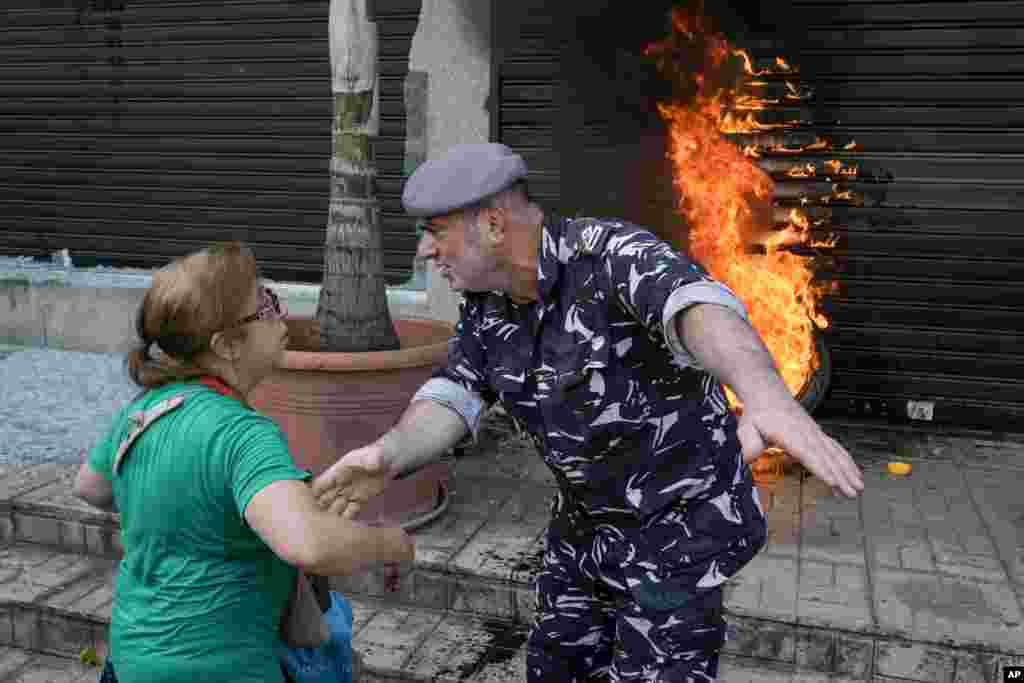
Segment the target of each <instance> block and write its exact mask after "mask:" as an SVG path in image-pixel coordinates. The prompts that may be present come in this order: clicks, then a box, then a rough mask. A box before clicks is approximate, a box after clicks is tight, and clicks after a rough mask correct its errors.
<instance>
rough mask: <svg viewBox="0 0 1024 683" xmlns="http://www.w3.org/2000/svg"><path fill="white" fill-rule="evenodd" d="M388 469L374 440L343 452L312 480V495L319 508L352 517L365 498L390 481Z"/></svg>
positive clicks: (358, 510)
mask: <svg viewBox="0 0 1024 683" xmlns="http://www.w3.org/2000/svg"><path fill="white" fill-rule="evenodd" d="M391 478H392V477H391V470H390V468H388V467H387V466H386V465H385V464H384V461H383V454H382V453H381V449H380V447H379V446H377V445H376V444H370V445H369V446H363V447H362V448H357V449H355V450H354V451H349V452H348V453H346V454H345V455H343V456H342V457H341V458H340V459H339V460H338V462H336V463H334V464H333V465H331V466H330V468H328V469H327V470H326V471H324V472H323V474H321V475H320V476H318V477H317V478H316V479H314V480H313V495H314V496H315V497H316V500H317V503H318V504H319V505H320V507H321V508H323V509H325V510H330V511H331V512H332V513H334V514H336V515H341V516H342V517H343V518H345V519H352V518H353V517H355V516H356V515H358V514H359V512H360V511H361V510H362V509H363V507H364V506H365V505H366V502H367V501H368V500H370V499H371V498H373V497H374V496H376V495H378V494H380V493H381V492H382V491H384V489H386V488H387V487H388V484H390V483H391Z"/></svg>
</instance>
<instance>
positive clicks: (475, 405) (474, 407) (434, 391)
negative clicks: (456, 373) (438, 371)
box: [412, 377, 485, 441]
mask: <svg viewBox="0 0 1024 683" xmlns="http://www.w3.org/2000/svg"><path fill="white" fill-rule="evenodd" d="M423 399H426V400H428V401H434V402H435V403H440V404H441V405H443V406H444V407H446V408H448V409H449V410H452V411H454V412H456V413H458V415H459V417H461V418H462V420H463V421H464V422H465V423H466V427H467V428H469V431H470V433H471V434H472V436H473V440H474V441H475V440H476V437H477V432H478V431H479V430H480V418H481V416H482V415H483V412H484V407H485V406H484V402H483V399H481V398H480V396H479V395H477V394H475V393H473V392H472V391H470V390H468V389H466V388H465V387H464V386H462V385H461V384H458V383H456V382H453V381H451V380H450V379H448V378H446V377H433V378H431V379H429V380H427V381H426V383H424V385H423V386H422V387H420V388H419V390H418V391H417V392H416V393H415V394H413V397H412V400H413V401H419V400H423Z"/></svg>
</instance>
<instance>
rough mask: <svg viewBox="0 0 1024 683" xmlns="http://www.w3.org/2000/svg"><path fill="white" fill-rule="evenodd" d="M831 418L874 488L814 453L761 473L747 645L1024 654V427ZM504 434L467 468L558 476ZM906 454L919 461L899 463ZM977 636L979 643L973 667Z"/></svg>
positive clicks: (885, 656)
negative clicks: (835, 470) (844, 482)
mask: <svg viewBox="0 0 1024 683" xmlns="http://www.w3.org/2000/svg"><path fill="white" fill-rule="evenodd" d="M824 426H825V429H826V431H828V432H829V433H830V434H831V435H833V436H834V437H836V438H837V439H838V440H839V441H840V442H841V443H843V444H844V445H845V446H846V447H847V448H848V449H849V450H850V452H851V453H852V454H853V456H854V458H855V460H856V461H857V462H858V464H859V465H860V466H861V467H862V468H863V469H864V472H865V484H866V490H865V492H864V494H863V495H862V496H861V497H860V498H858V499H856V500H848V499H846V498H843V497H838V496H833V495H832V494H831V492H830V491H828V490H827V489H826V487H825V486H824V485H822V484H821V482H820V481H818V480H817V479H814V478H810V477H808V476H807V475H805V474H803V471H802V468H799V467H796V468H794V470H795V471H791V472H789V473H788V474H787V475H786V476H784V477H783V478H781V479H779V480H777V481H775V482H772V483H769V484H761V485H760V486H759V488H760V491H761V494H762V495H761V498H762V503H763V505H764V507H765V509H766V512H767V514H768V517H769V543H768V546H767V548H766V549H765V550H764V552H762V553H761V554H760V555H759V556H758V557H757V558H755V560H754V561H753V562H752V563H751V564H750V565H749V566H748V567H746V568H745V569H744V570H743V571H742V572H740V575H739V576H738V577H736V579H735V580H734V581H732V582H730V584H729V586H728V587H727V593H726V595H727V599H726V606H727V608H728V610H729V611H730V613H731V614H732V615H733V619H732V621H733V623H734V624H736V626H737V630H738V633H737V636H738V638H737V639H738V640H739V641H740V643H739V644H736V643H734V646H736V651H737V652H738V653H740V654H744V655H751V656H760V657H768V658H770V659H777V660H781V661H792V662H795V663H796V664H797V665H817V664H821V662H815V661H814V660H815V659H820V658H822V657H831V658H833V659H835V658H837V657H840V658H846V659H847V660H848V661H846V662H845V663H844V666H845V667H846V668H847V669H848V670H850V672H851V673H855V674H863V673H864V672H865V671H866V670H870V668H869V660H871V659H872V652H873V658H874V664H873V670H874V673H875V674H876V675H884V676H891V677H897V678H905V679H910V680H920V681H929V682H930V681H943V680H950V681H952V675H953V674H952V672H953V671H955V670H959V671H960V672H961V673H960V674H959V675H958V676H957V679H956V680H957V681H958V683H959V682H961V681H974V680H979V681H980V680H993V676H994V673H995V672H998V667H999V666H1001V665H1005V664H1007V663H1016V664H1024V625H1022V622H1024V619H1022V613H1024V492H1022V490H1021V487H1022V484H1024V435H1000V436H999V437H998V438H993V437H992V436H986V435H985V434H982V433H970V434H968V433H960V434H959V435H958V434H956V433H950V432H943V431H941V430H936V429H922V428H917V429H914V428H910V427H901V426H892V427H890V426H887V425H878V424H875V425H871V424H856V423H843V422H832V423H825V425H824ZM499 432H500V430H499ZM492 438H494V439H495V440H496V441H499V442H500V441H502V440H503V439H504V440H505V441H504V443H502V445H501V447H500V448H494V447H493V446H492V445H491V444H488V443H486V441H485V443H483V444H481V445H480V446H479V447H477V448H475V449H474V451H475V452H474V453H473V456H472V457H465V458H460V459H459V461H458V464H457V468H456V472H457V475H456V481H457V482H458V480H459V479H461V478H464V477H469V476H474V475H475V476H481V477H483V476H494V475H495V474H501V475H504V476H507V477H509V478H511V479H513V480H519V481H526V482H532V483H535V484H545V485H551V483H552V482H551V480H550V476H549V475H547V473H546V470H545V469H544V468H543V465H542V464H541V463H540V459H539V458H538V457H537V456H536V455H535V454H534V453H533V452H532V448H531V447H529V445H528V442H526V441H525V440H518V439H516V438H515V437H514V436H513V437H511V438H509V437H507V436H502V435H501V434H500V433H499V434H498V435H496V436H492ZM892 460H901V461H905V462H909V463H911V465H912V466H913V470H912V472H911V473H910V474H909V475H907V476H903V477H898V476H895V475H892V474H889V473H888V471H887V469H886V463H887V462H889V461H892ZM524 490H525V489H524ZM536 495H537V494H536V492H533V493H532V494H531V497H533V496H536ZM480 552H481V554H482V555H483V556H484V557H486V552H487V550H486V548H485V549H482V550H481V551H480ZM744 617H751V618H754V619H756V620H751V621H746V620H745V619H744ZM772 623H774V624H777V633H776V635H775V637H774V638H772V637H769V638H766V634H765V629H766V628H769V629H770V628H772V626H771V624H772ZM755 629H756V631H757V633H752V632H750V631H752V630H755ZM822 629H827V633H826V631H823V630H822ZM823 634H825V635H823ZM829 634H831V635H829ZM836 634H838V635H836ZM745 638H747V639H749V641H750V643H751V644H752V645H754V644H756V647H757V651H746V650H744V648H743V646H742V641H743V640H744V639H745ZM822 638H825V639H826V640H827V641H828V642H817V641H820V640H821V639H822ZM766 643H768V645H767V646H766ZM897 644H898V645H897ZM965 652H971V653H974V655H973V657H972V659H971V661H961V662H959V669H958V665H957V662H956V661H955V660H962V659H963V655H964V653H965ZM1000 680H1001V679H1000Z"/></svg>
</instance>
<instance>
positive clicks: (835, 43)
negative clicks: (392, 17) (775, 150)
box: [494, 0, 1024, 428]
mask: <svg viewBox="0 0 1024 683" xmlns="http://www.w3.org/2000/svg"><path fill="white" fill-rule="evenodd" d="M501 4H502V3H499V5H501ZM604 5H607V7H609V8H616V7H619V8H620V9H621V7H622V6H623V4H622V3H620V4H619V5H616V4H615V3H607V2H606V3H604ZM587 7H588V8H589V7H590V5H587ZM534 9H535V11H531V12H527V13H526V14H528V15H529V16H530V19H529V20H527V21H524V22H523V23H522V26H521V27H520V26H516V25H515V24H514V22H511V21H508V20H506V19H502V18H501V17H500V15H499V18H498V21H499V24H498V26H500V27H501V30H502V31H505V32H506V33H505V35H507V36H509V37H510V38H511V39H510V40H509V47H508V48H507V49H506V50H505V51H504V52H500V53H499V54H498V58H499V61H498V63H497V67H496V70H497V74H498V82H499V83H500V90H499V92H500V101H499V103H498V105H497V107H496V125H495V128H494V137H495V139H498V140H501V141H503V142H506V143H507V144H510V145H511V146H512V147H514V148H517V149H519V151H521V152H523V153H524V154H526V155H527V156H528V158H530V159H531V164H532V165H533V166H534V168H535V171H536V173H535V175H536V176H537V178H538V180H541V179H542V180H543V183H544V188H545V191H544V196H543V197H542V199H544V198H549V202H546V203H549V205H553V206H554V207H555V208H557V209H558V210H562V211H569V212H573V211H575V210H577V209H581V210H584V211H589V208H588V207H592V206H594V205H600V209H601V210H605V206H604V204H611V205H613V206H612V209H613V212H615V211H614V209H616V208H617V209H618V211H623V212H624V211H625V210H627V209H632V210H633V212H634V213H636V211H637V206H635V205H636V199H637V198H636V197H633V198H632V199H631V198H630V197H629V196H620V197H619V198H616V197H614V196H612V195H611V194H610V191H613V190H614V188H615V187H616V186H617V184H618V183H619V179H620V178H623V177H624V180H625V185H624V186H623V187H624V188H625V190H626V195H628V194H629V186H628V183H629V181H630V178H631V176H632V177H633V179H634V182H636V180H637V179H639V180H641V181H642V182H644V183H647V189H644V190H643V192H645V193H647V194H648V195H649V198H650V207H649V213H650V215H651V216H652V220H650V222H649V223H648V224H650V225H652V227H655V229H657V225H658V224H659V221H658V220H657V215H658V212H659V211H662V210H663V207H665V206H668V204H669V202H668V201H667V199H666V197H665V196H664V195H665V194H666V193H665V191H664V190H663V188H661V187H660V186H659V185H658V182H657V180H658V178H655V179H654V181H655V182H650V180H651V179H650V177H649V176H648V175H647V174H646V173H631V172H628V171H626V172H624V171H623V168H629V160H628V159H627V157H626V156H625V154H626V153H627V152H628V151H629V149H630V147H629V144H628V143H627V144H626V145H625V146H624V147H623V151H620V152H618V153H616V152H615V151H614V150H613V149H611V147H610V146H609V142H608V140H606V139H603V138H602V135H601V132H602V130H603V129H602V128H601V126H600V125H599V124H600V123H601V122H600V121H599V120H596V119H600V117H601V116H602V112H613V111H614V109H615V99H614V94H615V92H617V91H618V92H621V84H616V83H612V82H610V81H609V82H602V81H601V80H600V78H599V77H597V76H595V74H594V73H593V72H592V71H587V70H586V68H585V65H584V66H581V65H583V63H584V62H585V61H587V60H588V59H590V58H591V55H592V53H593V54H600V52H601V49H605V48H601V44H599V43H594V42H593V41H590V42H587V43H586V45H585V47H584V48H583V50H582V52H583V55H582V57H581V55H580V52H581V49H580V48H579V46H578V45H576V46H573V45H571V44H570V43H571V41H563V42H562V43H561V45H559V44H557V43H556V42H553V41H552V40H551V39H550V38H547V40H533V39H531V37H534V36H536V37H544V36H550V35H551V32H552V28H551V27H553V26H556V25H557V22H556V19H555V18H554V16H553V15H554V10H552V9H548V10H546V11H545V10H544V9H543V7H540V6H539V7H538V8H534ZM645 9H650V12H651V13H659V14H661V16H664V15H663V10H664V9H665V8H663V7H660V6H659V7H651V8H645ZM725 10H726V8H724V7H717V8H710V7H709V11H711V12H719V11H721V12H724V11H725ZM499 11H500V12H505V14H506V15H507V14H509V13H510V12H511V10H502V9H500V8H499ZM581 11H582V10H581ZM601 11H603V10H601ZM589 13H590V14H591V15H594V16H596V15H597V14H600V13H601V12H599V11H597V10H594V11H593V12H589ZM638 13H639V16H641V17H642V15H643V13H642V12H640V11H639V10H638ZM496 14H498V13H497V12H496ZM754 14H758V16H757V18H756V20H755V21H754V22H753V25H751V27H750V28H751V29H753V28H754V27H755V25H756V31H755V32H754V33H756V34H758V35H748V37H747V40H746V42H743V41H742V40H741V42H740V46H741V47H747V48H750V49H752V50H755V52H757V54H758V55H759V56H762V57H763V56H771V55H772V54H779V55H782V56H784V57H786V59H787V60H789V61H790V62H792V63H794V64H795V65H797V66H799V68H800V70H801V75H800V80H801V82H802V83H803V84H805V85H807V86H810V87H812V88H814V90H815V99H814V100H813V101H812V102H809V103H807V104H808V105H810V107H811V111H810V112H808V111H807V109H806V108H803V109H802V110H801V112H800V118H801V119H804V120H809V121H810V123H811V124H812V125H810V126H807V127H805V128H804V129H803V130H804V131H805V132H807V133H808V134H811V133H817V134H822V135H826V136H829V137H831V138H832V139H833V140H834V141H835V142H838V143H840V144H842V143H845V142H848V141H850V140H855V141H856V142H857V143H858V144H859V148H858V149H857V150H856V151H853V152H850V153H845V154H844V153H839V154H837V153H829V154H828V156H827V157H822V158H820V159H813V158H810V157H813V156H814V153H813V152H805V154H804V155H803V156H807V157H808V160H809V161H818V162H819V167H820V166H821V163H820V162H821V161H824V160H825V159H827V158H839V159H840V160H841V161H843V162H847V163H856V164H859V165H860V166H861V167H862V168H864V169H865V170H866V171H869V172H871V173H874V174H876V176H877V177H880V178H883V179H885V178H886V177H887V176H886V175H885V174H891V179H886V180H885V181H884V182H881V183H869V182H861V183H856V182H854V183H852V186H853V187H854V188H855V189H857V190H860V191H861V192H862V193H863V195H864V197H865V198H866V202H865V204H864V205H863V206H845V207H844V206H835V207H834V208H833V210H832V216H831V221H830V224H831V226H832V227H833V228H834V229H835V231H836V232H837V234H838V236H839V238H840V242H839V245H838V247H837V249H836V250H835V256H836V259H835V267H834V268H833V269H827V270H826V271H824V272H822V277H824V278H834V279H836V280H837V281H838V282H839V285H840V289H839V293H838V295H837V296H834V297H833V298H831V299H830V300H829V301H828V302H826V310H827V312H828V313H829V315H830V317H831V319H832V327H831V328H830V330H829V331H828V333H827V334H828V336H827V338H828V343H829V348H830V351H831V356H832V365H833V377H832V390H831V392H830V394H829V397H828V400H827V402H826V403H825V405H824V406H823V408H822V414H825V415H845V416H857V417H883V418H886V419H892V420H897V421H899V420H905V419H907V402H908V401H912V400H924V401H934V402H935V411H934V421H935V422H939V423H946V424H956V425H964V426H980V427H985V426H989V427H995V428H1015V427H1016V425H1020V424H1024V334H1022V330H1024V305H1022V303H1021V302H1022V301H1024V229H1022V227H1021V226H1022V225H1024V221H1022V219H1024V203H1022V200H1021V198H1022V197H1024V173H1021V170H1020V169H1021V168H1022V162H1024V1H1022V0H984V1H980V0H979V1H961V2H948V1H947V2H942V1H935V0H933V1H929V0H925V1H919V2H898V1H893V0H786V2H785V3H779V4H777V5H772V4H769V5H763V4H762V6H761V10H760V12H759V13H756V12H755V13H754ZM750 18H751V17H748V19H750ZM561 21H564V19H562V20H561ZM612 23H614V22H612V21H607V22H606V23H605V26H604V27H603V29H604V30H605V31H606V33H607V35H608V37H609V38H611V37H613V36H616V35H618V36H619V37H618V40H622V38H621V34H617V33H616V32H615V30H614V29H615V27H614V26H610V25H609V24H612ZM510 25H511V27H510ZM579 26H582V24H577V25H565V28H564V30H563V31H562V35H563V36H575V37H576V40H577V41H580V38H579V36H578V34H577V29H578V28H579ZM495 34H496V35H500V33H499V31H498V30H496V32H495ZM517 36H518V39H516V37H517ZM659 37H661V34H660V33H659V34H656V35H652V38H659ZM758 43H760V44H758ZM595 46H596V47H595ZM765 46H769V47H765ZM606 47H607V46H606ZM607 49H614V45H612V47H611V48H607ZM581 69H582V70H581ZM581 74H582V75H581ZM573 79H582V81H581V82H580V83H578V84H576V85H575V86H573V87H575V89H576V91H577V92H576V93H575V97H574V95H573V94H572V90H573V88H572V87H567V86H568V85H571V84H572V82H573ZM588 89H589V92H588ZM602 90H603V91H606V92H608V93H611V94H609V95H608V97H607V99H606V101H605V102H604V103H603V104H602V103H601V102H600V101H596V104H593V105H589V106H587V107H581V106H580V104H579V101H578V100H579V98H580V97H592V96H593V95H591V94H590V93H593V92H595V91H596V92H598V93H599V92H601V91H602ZM805 115H807V116H806V117H805ZM612 118H613V117H612V116H609V117H608V119H609V120H612ZM592 124H594V125H592ZM631 125H632V126H633V130H632V131H631V130H624V131H621V132H620V133H619V135H620V136H621V137H622V139H625V140H628V139H629V138H630V136H631V135H632V136H634V138H635V137H636V133H635V127H636V124H630V122H629V121H626V120H624V119H623V118H622V117H620V118H619V119H618V120H614V121H613V123H612V124H611V128H610V129H608V130H611V131H612V132H614V131H615V130H616V129H619V128H626V129H628V128H630V126H631ZM605 132H608V131H607V130H606V131H605ZM551 136H554V138H553V139H552V137H551ZM812 137H813V135H812ZM648 142H650V144H649V145H648V144H647V143H648ZM658 150H659V145H658V144H656V143H655V142H653V141H645V139H643V136H641V139H640V143H638V146H635V147H634V151H633V155H634V156H635V157H636V158H637V159H639V160H640V163H639V164H638V165H637V168H639V167H640V166H642V165H648V166H650V167H651V168H657V167H658V165H659V163H660V160H659V159H658V158H657V155H658V153H659V152H658ZM603 154H604V155H606V156H607V159H608V161H607V162H606V163H605V164H603V165H602V163H600V161H599V160H600V158H601V156H602V155H603ZM616 154H617V156H616ZM531 155H532V156H531ZM580 159H583V160H584V161H582V162H580V161H579V160H580ZM588 189H589V190H590V194H589V195H587V194H586V192H587V190H588ZM639 208H640V209H644V208H645V207H643V206H640V207H639ZM664 220H671V218H670V217H666V218H665V219H664Z"/></svg>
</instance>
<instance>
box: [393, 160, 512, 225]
mask: <svg viewBox="0 0 1024 683" xmlns="http://www.w3.org/2000/svg"><path fill="white" fill-rule="evenodd" d="M525 176H526V162H525V161H523V158H522V157H521V156H519V155H518V154H516V153H515V152H513V151H512V150H511V149H509V148H508V147H506V146H505V145H502V144H500V143H496V142H489V143H484V144H474V145H457V146H455V147H452V148H450V149H448V150H447V151H446V152H445V153H444V156H442V157H439V158H437V159H431V160H430V161H427V162H425V163H423V164H422V165H420V167H419V168H417V169H416V171H415V172H413V174H412V176H411V177H410V178H409V180H408V181H407V182H406V183H405V190H404V191H403V192H402V205H403V206H404V207H405V210H406V211H407V212H408V213H409V215H411V216H416V217H419V218H430V217H432V216H440V215H441V214H445V213H449V212H451V211H455V210H456V209H461V208H462V207H464V206H469V205H470V204H475V203H476V202H479V201H480V200H482V199H484V198H486V197H489V196H491V195H492V194H496V193H498V192H501V191H502V190H504V189H507V188H508V187H509V186H510V185H512V183H514V182H515V181H517V180H519V179H520V178H523V177H525Z"/></svg>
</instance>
